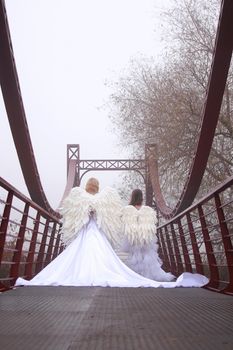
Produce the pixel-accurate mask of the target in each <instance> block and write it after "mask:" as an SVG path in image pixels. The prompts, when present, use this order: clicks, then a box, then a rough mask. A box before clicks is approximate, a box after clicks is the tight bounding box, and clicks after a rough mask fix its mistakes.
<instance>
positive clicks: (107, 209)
mask: <svg viewBox="0 0 233 350" xmlns="http://www.w3.org/2000/svg"><path fill="white" fill-rule="evenodd" d="M121 209H122V203H121V199H120V197H119V195H118V193H117V191H116V190H115V189H113V188H111V187H106V188H105V189H104V190H102V191H101V192H100V193H97V194H95V195H92V194H89V193H87V192H86V191H85V190H84V189H82V188H80V187H74V188H73V189H72V190H71V191H70V193H69V195H68V196H67V197H66V199H65V200H64V201H63V205H62V208H60V213H61V214H62V216H63V226H62V233H63V240H64V242H65V243H66V244H69V243H70V242H71V241H72V240H73V239H74V238H76V236H77V235H78V233H79V231H80V230H81V228H82V227H83V226H84V225H85V224H87V223H88V221H89V219H90V214H91V213H92V215H94V217H95V218H96V222H97V226H98V227H99V228H101V229H102V230H103V232H104V233H105V234H106V236H107V237H108V239H109V240H110V241H111V243H113V244H115V243H117V242H118V241H119V239H120V238H119V237H120V232H121V220H120V215H121Z"/></svg>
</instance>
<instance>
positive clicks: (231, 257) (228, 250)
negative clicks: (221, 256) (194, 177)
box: [214, 194, 233, 293]
mask: <svg viewBox="0 0 233 350" xmlns="http://www.w3.org/2000/svg"><path fill="white" fill-rule="evenodd" d="M214 199H215V206H216V210H217V216H218V221H219V225H220V231H221V235H222V240H223V246H224V250H225V255H226V261H227V267H228V273H229V282H228V285H227V287H226V288H224V290H223V292H224V293H227V292H230V293H233V246H232V242H231V238H230V236H229V231H228V227H227V224H226V221H225V215H224V211H223V208H222V205H221V200H220V197H219V195H218V194H215V196H214Z"/></svg>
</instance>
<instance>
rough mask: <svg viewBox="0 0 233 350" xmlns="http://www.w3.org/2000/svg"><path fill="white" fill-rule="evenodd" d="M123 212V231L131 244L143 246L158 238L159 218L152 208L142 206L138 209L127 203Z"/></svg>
mask: <svg viewBox="0 0 233 350" xmlns="http://www.w3.org/2000/svg"><path fill="white" fill-rule="evenodd" d="M122 212H123V214H122V222H123V231H124V235H125V236H126V237H127V239H128V242H129V244H131V245H140V246H141V245H143V244H145V243H146V244H148V243H150V242H152V240H153V241H155V240H156V224H157V218H156V213H155V211H154V210H153V209H152V208H150V207H148V206H142V207H141V208H140V209H139V210H138V209H136V208H135V207H134V206H132V205H127V206H126V207H125V208H124V209H123V211H122Z"/></svg>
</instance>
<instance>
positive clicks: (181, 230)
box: [177, 218, 193, 272]
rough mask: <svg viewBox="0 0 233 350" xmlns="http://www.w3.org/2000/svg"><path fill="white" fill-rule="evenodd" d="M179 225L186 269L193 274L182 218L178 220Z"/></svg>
mask: <svg viewBox="0 0 233 350" xmlns="http://www.w3.org/2000/svg"><path fill="white" fill-rule="evenodd" d="M177 224H178V229H179V234H180V241H181V247H182V251H183V256H184V263H185V269H186V271H188V272H193V269H192V265H191V261H190V257H189V253H188V248H187V244H186V240H185V237H184V231H183V228H182V224H181V219H180V218H179V219H178V220H177Z"/></svg>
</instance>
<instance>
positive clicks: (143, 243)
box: [122, 189, 175, 281]
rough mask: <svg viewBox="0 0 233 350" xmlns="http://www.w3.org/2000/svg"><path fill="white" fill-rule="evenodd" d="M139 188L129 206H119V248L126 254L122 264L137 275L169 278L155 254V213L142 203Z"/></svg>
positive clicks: (173, 277) (170, 275)
mask: <svg viewBox="0 0 233 350" xmlns="http://www.w3.org/2000/svg"><path fill="white" fill-rule="evenodd" d="M142 203H143V194H142V191H141V190H140V189H135V190H133V192H132V194H131V200H130V203H129V205H127V206H126V207H125V208H124V209H123V215H122V222H123V232H124V239H123V247H122V249H123V251H125V252H127V253H128V257H127V260H126V264H127V265H128V266H129V267H130V268H131V269H132V270H134V271H135V272H137V273H139V274H140V275H142V276H144V277H147V278H151V279H154V280H156V281H172V280H174V279H175V276H173V275H172V274H171V273H170V272H165V271H164V270H163V269H162V268H161V266H162V260H161V259H160V258H159V256H158V243H157V236H156V224H157V216H156V212H155V211H154V210H153V209H152V208H150V207H148V206H144V205H142Z"/></svg>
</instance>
